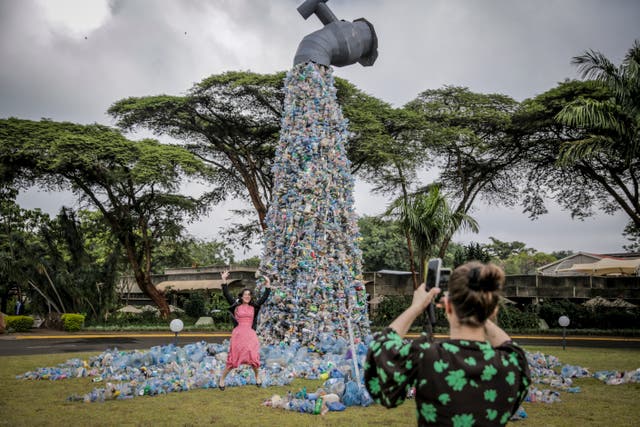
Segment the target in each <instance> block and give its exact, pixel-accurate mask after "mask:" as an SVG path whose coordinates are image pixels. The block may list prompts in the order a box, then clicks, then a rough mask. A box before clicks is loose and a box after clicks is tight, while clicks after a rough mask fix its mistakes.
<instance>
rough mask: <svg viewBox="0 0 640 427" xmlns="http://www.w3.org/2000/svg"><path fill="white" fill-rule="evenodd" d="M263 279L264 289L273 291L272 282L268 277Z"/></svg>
mask: <svg viewBox="0 0 640 427" xmlns="http://www.w3.org/2000/svg"><path fill="white" fill-rule="evenodd" d="M262 277H264V287H265V288H269V289H271V280H269V278H268V277H267V276H262Z"/></svg>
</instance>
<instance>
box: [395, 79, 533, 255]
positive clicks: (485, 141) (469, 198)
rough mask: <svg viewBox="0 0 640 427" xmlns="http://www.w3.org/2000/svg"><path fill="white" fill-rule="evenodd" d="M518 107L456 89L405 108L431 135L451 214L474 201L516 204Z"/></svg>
mask: <svg viewBox="0 0 640 427" xmlns="http://www.w3.org/2000/svg"><path fill="white" fill-rule="evenodd" d="M517 106H518V103H517V102H516V101H514V100H513V99H512V98H510V97H508V96H505V95H500V94H488V95H486V94H479V93H474V92H471V91H470V90H469V89H468V88H465V87H456V86H445V87H443V88H441V89H435V90H427V91H424V92H422V93H421V94H419V95H418V97H417V98H416V99H415V100H413V101H411V102H410V103H409V104H407V106H406V108H407V109H409V110H410V111H415V112H416V113H417V114H419V115H420V117H422V118H423V120H424V121H425V123H427V126H429V128H430V130H431V133H432V134H435V137H433V136H432V139H433V141H435V142H432V143H431V144H430V152H431V153H432V155H433V156H434V158H435V165H436V166H437V167H438V168H439V170H440V176H439V183H440V185H441V186H442V190H443V192H444V193H445V194H446V195H447V198H448V199H449V200H451V206H452V207H451V210H452V212H454V213H456V214H468V213H470V212H471V208H472V206H474V203H475V202H476V200H478V199H482V200H484V201H486V202H488V203H491V204H493V205H507V206H512V205H514V204H515V202H516V201H517V200H518V194H519V192H518V191H517V188H518V185H517V184H518V182H519V177H520V176H521V174H519V173H517V171H518V168H519V166H520V164H521V163H522V160H523V158H522V154H523V152H522V150H520V149H519V147H518V146H517V140H514V139H513V137H512V133H511V118H512V115H513V113H514V112H515V111H516V108H517ZM454 231H455V230H454ZM452 235H453V233H451V234H450V235H449V236H448V238H446V239H444V240H443V241H442V242H441V245H440V249H439V251H438V256H439V257H441V258H442V257H443V256H444V254H445V252H446V248H447V245H448V243H449V240H450V238H451V236H452Z"/></svg>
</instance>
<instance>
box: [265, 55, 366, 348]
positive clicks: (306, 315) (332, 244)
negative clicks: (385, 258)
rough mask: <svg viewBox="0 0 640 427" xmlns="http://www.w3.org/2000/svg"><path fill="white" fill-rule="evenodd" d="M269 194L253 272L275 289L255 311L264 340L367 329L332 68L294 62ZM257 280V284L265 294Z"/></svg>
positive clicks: (302, 340) (303, 339) (308, 341)
mask: <svg viewBox="0 0 640 427" xmlns="http://www.w3.org/2000/svg"><path fill="white" fill-rule="evenodd" d="M284 92H285V94H284V95H285V101H284V111H283V115H282V123H281V131H280V141H279V143H278V146H277V147H276V155H275V160H274V165H273V177H274V178H273V179H274V184H273V197H272V201H271V204H270V206H269V211H268V212H267V216H266V223H267V229H266V231H265V236H264V246H263V251H262V257H261V265H260V267H259V269H258V271H259V272H260V273H261V274H263V275H268V276H269V277H271V278H272V286H273V287H274V288H275V289H274V290H273V292H272V294H271V296H270V297H269V299H268V300H267V302H266V303H265V305H264V306H263V308H262V310H261V312H260V319H259V329H260V331H261V335H262V336H263V337H264V340H265V342H266V343H269V344H279V343H287V344H291V343H299V344H301V345H304V346H314V345H316V344H317V343H318V336H319V334H321V333H329V332H330V333H331V334H333V335H334V336H336V337H341V338H343V339H345V340H349V339H350V338H349V335H350V330H351V335H352V336H353V339H355V340H356V341H361V340H362V339H363V338H364V337H366V336H367V335H369V333H370V329H369V319H368V314H367V304H366V291H365V287H364V284H363V282H362V266H361V264H362V253H361V251H360V249H359V247H358V244H357V242H358V239H359V232H358V227H357V216H356V213H355V210H354V199H353V187H354V180H353V177H352V175H351V169H350V161H349V159H348V158H347V155H346V150H345V146H346V144H347V142H348V136H349V133H348V129H347V121H346V120H345V119H344V117H343V114H342V110H341V108H340V105H339V104H338V102H337V98H336V88H335V86H334V78H333V69H332V68H331V67H324V66H321V65H316V64H314V63H307V64H299V65H297V66H295V67H294V68H293V69H292V70H291V71H290V72H289V73H288V74H287V77H286V79H285V82H284ZM262 285H263V284H262V283H261V282H258V283H257V285H256V288H257V292H258V293H261V292H262V289H261V288H262Z"/></svg>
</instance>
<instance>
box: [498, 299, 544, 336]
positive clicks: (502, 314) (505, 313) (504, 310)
mask: <svg viewBox="0 0 640 427" xmlns="http://www.w3.org/2000/svg"><path fill="white" fill-rule="evenodd" d="M498 325H499V326H500V327H501V328H503V329H509V330H522V329H538V328H539V319H538V316H537V315H536V313H535V312H534V311H533V307H532V306H528V307H527V308H526V309H525V310H519V309H518V308H516V307H513V306H510V305H504V306H502V307H500V311H499V312H498Z"/></svg>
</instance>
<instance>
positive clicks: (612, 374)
mask: <svg viewBox="0 0 640 427" xmlns="http://www.w3.org/2000/svg"><path fill="white" fill-rule="evenodd" d="M593 377H594V378H596V379H598V380H600V381H604V382H605V383H606V384H608V385H619V384H627V383H640V368H638V369H636V370H633V371H623V372H619V371H597V372H596V373H594V374H593Z"/></svg>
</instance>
